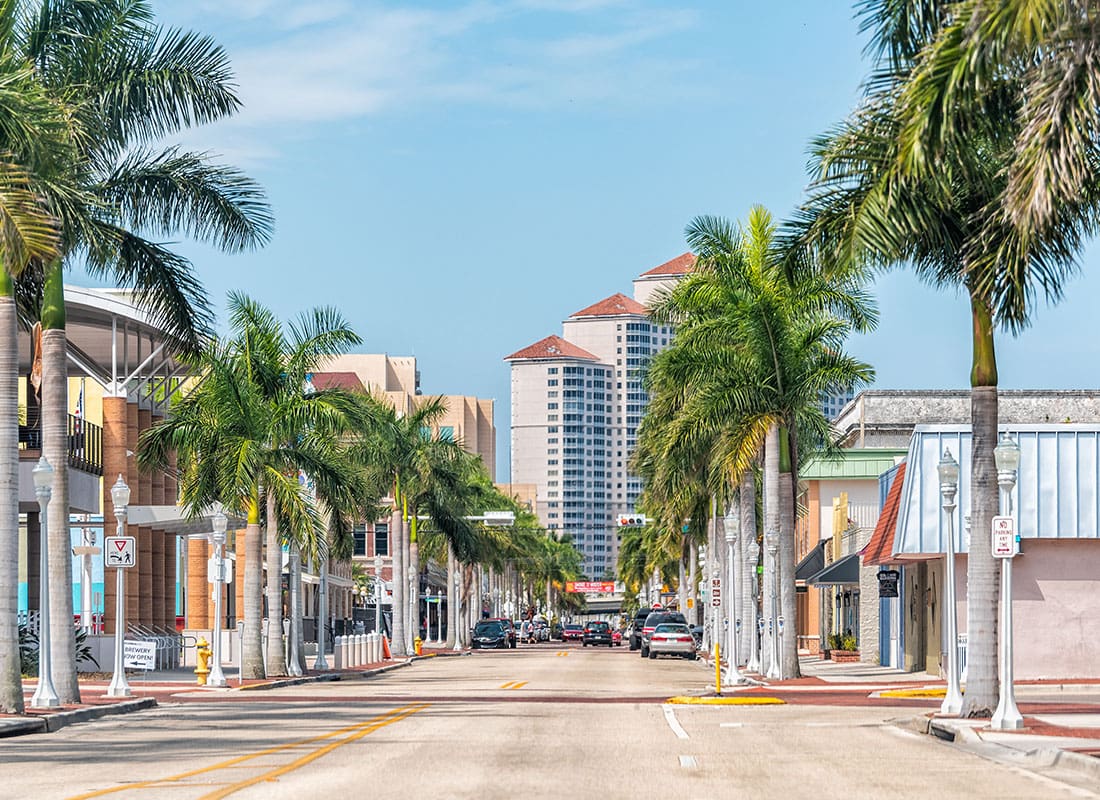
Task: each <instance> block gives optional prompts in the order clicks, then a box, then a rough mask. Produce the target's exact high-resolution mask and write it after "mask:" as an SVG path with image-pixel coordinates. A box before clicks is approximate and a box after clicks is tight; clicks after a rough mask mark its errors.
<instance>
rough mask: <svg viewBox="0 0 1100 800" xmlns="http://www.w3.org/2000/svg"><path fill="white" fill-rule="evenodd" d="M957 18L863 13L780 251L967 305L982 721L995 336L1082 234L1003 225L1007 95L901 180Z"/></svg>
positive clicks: (914, 9)
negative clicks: (857, 46)
mask: <svg viewBox="0 0 1100 800" xmlns="http://www.w3.org/2000/svg"><path fill="white" fill-rule="evenodd" d="M956 5H958V4H954V3H950V4H948V3H936V2H923V3H913V4H909V5H907V6H901V5H899V4H896V3H890V2H886V1H885V0H868V2H866V3H864V4H863V9H862V13H863V14H864V18H865V27H867V28H868V29H870V30H872V31H873V40H872V47H873V50H874V51H875V52H876V54H877V58H876V72H875V74H874V76H873V77H872V80H871V81H870V82H869V83H868V91H867V96H866V98H865V100H864V102H863V103H862V104H861V106H860V107H859V109H858V110H857V111H855V112H853V114H852V115H851V116H850V117H849V119H848V120H846V121H845V122H844V123H843V124H841V125H840V126H838V127H836V128H835V129H834V130H832V131H831V132H829V133H828V134H827V135H825V136H822V137H819V138H818V139H817V140H815V142H814V144H813V151H812V152H813V161H814V179H813V182H812V183H811V187H810V195H811V196H810V199H809V201H808V202H807V203H806V204H805V205H804V206H803V208H802V209H800V211H799V213H798V216H797V218H796V221H795V222H794V223H793V224H792V226H791V231H790V232H789V234H788V243H790V244H793V246H792V247H791V250H790V252H791V253H793V254H797V257H803V258H804V257H806V255H807V254H811V255H812V257H814V258H817V259H819V260H821V261H824V262H827V263H829V264H831V265H851V264H853V263H862V264H863V265H871V266H877V267H889V266H893V265H898V264H908V265H911V266H912V268H913V269H914V270H915V271H916V273H917V275H918V277H919V278H921V279H922V280H924V281H926V282H928V283H931V284H932V285H934V286H941V287H947V288H952V289H957V288H962V289H963V290H964V291H965V292H966V294H967V296H968V298H969V300H970V306H971V321H972V330H973V334H972V353H973V359H972V369H971V375H970V382H971V428H972V436H973V440H972V442H973V444H972V461H971V475H970V485H971V509H970V513H971V520H972V526H971V528H972V531H973V534H972V537H973V543H972V546H971V547H970V548H969V554H968V558H967V587H968V589H967V608H968V610H967V619H968V645H967V648H968V650H967V661H968V665H967V673H968V682H967V692H966V697H965V701H964V706H963V712H962V713H963V715H964V716H988V715H989V713H990V712H991V710H992V708H993V707H994V705H995V704H996V701H997V693H998V686H997V683H998V679H997V655H996V651H997V646H996V642H997V595H998V576H997V568H996V564H995V559H993V557H992V555H991V550H990V547H989V546H988V541H989V539H988V536H989V531H990V524H991V519H992V517H993V516H994V515H995V514H996V513H997V510H998V498H997V484H996V470H995V465H994V462H993V448H994V446H995V445H996V442H997V426H998V413H997V383H998V375H997V360H996V353H995V349H994V332H995V330H996V328H997V327H1002V328H1004V329H1006V330H1008V331H1009V332H1011V333H1014V334H1016V333H1019V332H1020V331H1021V330H1022V329H1023V328H1024V327H1026V325H1027V324H1028V322H1029V315H1030V313H1031V308H1032V304H1033V302H1034V297H1035V295H1036V294H1038V290H1040V289H1041V290H1042V291H1043V292H1045V293H1046V295H1047V297H1048V299H1057V297H1058V295H1059V292H1060V287H1061V285H1062V283H1063V282H1064V280H1065V277H1066V275H1067V271H1068V270H1070V269H1071V268H1072V266H1073V256H1074V253H1076V251H1077V249H1078V246H1079V243H1080V239H1081V236H1082V234H1083V231H1084V230H1085V229H1086V226H1083V223H1082V221H1081V220H1080V219H1079V218H1078V217H1077V215H1076V214H1077V210H1076V209H1073V208H1070V207H1064V206H1063V207H1056V208H1055V216H1056V224H1053V225H1048V226H1046V229H1045V231H1044V235H1043V236H1035V235H1033V234H1034V231H1031V230H1029V229H1027V228H1025V227H1020V226H1016V225H1014V224H1013V223H1012V215H1010V214H1005V213H1004V212H1003V211H1002V204H1003V201H1004V198H1005V197H1006V192H1007V191H1008V190H1009V189H1008V178H1007V175H1008V170H1009V164H1010V161H1011V159H1012V153H1013V143H1014V141H1015V140H1016V137H1017V134H1018V131H1017V130H1015V128H1014V126H1013V123H1012V122H1011V119H1012V118H1011V113H1010V112H1009V111H1008V110H1009V109H1011V108H1012V106H1013V104H1014V102H1015V100H1014V95H1013V93H1012V90H1011V87H1010V86H1008V85H1005V84H999V83H994V84H992V85H990V86H987V87H986V88H985V90H984V91H985V92H986V94H987V97H986V99H985V101H984V102H985V106H984V108H985V110H986V112H988V113H987V118H986V120H984V121H983V127H982V128H981V129H980V130H977V129H976V130H973V131H972V132H971V135H970V136H968V137H966V138H965V139H964V140H958V139H952V140H949V141H947V142H946V143H945V144H944V148H943V150H942V152H941V153H940V155H939V157H938V159H937V161H936V167H935V170H913V171H909V170H906V169H904V168H903V166H902V165H903V164H904V163H905V162H906V160H907V155H906V153H907V151H906V147H907V146H908V144H907V138H906V137H907V135H908V134H907V127H906V126H907V125H908V124H909V122H908V118H907V116H906V114H907V113H908V111H909V108H908V106H907V105H906V104H905V102H904V101H903V98H904V97H905V93H906V92H907V91H909V87H910V85H911V82H912V81H913V80H914V75H915V74H916V71H917V70H918V69H919V68H920V65H921V63H922V62H921V58H922V55H921V54H922V53H923V52H925V49H926V48H927V47H929V46H930V45H931V44H932V43H933V41H934V40H935V38H936V36H937V32H938V31H940V30H941V28H942V26H943V25H944V24H945V23H946V21H947V19H948V17H949V14H950V15H953V14H954V12H955V6H956ZM948 6H950V8H948ZM995 108H999V109H1000V111H999V112H997V113H994V109H995ZM1052 232H1054V233H1052ZM982 537H986V538H985V540H984V541H985V543H986V544H985V545H984V546H983V544H982Z"/></svg>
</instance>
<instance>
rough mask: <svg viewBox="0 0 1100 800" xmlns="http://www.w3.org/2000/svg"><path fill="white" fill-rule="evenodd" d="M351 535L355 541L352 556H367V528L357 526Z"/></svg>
mask: <svg viewBox="0 0 1100 800" xmlns="http://www.w3.org/2000/svg"><path fill="white" fill-rule="evenodd" d="M351 535H352V537H354V539H355V547H354V549H353V550H352V553H351V554H352V555H353V556H365V555H366V554H367V526H366V525H356V526H355V527H354V528H353V529H352V531H351Z"/></svg>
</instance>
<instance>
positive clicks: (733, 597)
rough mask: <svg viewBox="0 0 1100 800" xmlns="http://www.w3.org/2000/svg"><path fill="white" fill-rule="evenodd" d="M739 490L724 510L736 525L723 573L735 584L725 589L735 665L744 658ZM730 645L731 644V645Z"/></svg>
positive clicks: (743, 590)
mask: <svg viewBox="0 0 1100 800" xmlns="http://www.w3.org/2000/svg"><path fill="white" fill-rule="evenodd" d="M739 495H740V492H739V491H738V490H737V489H734V490H733V497H732V499H731V500H730V508H729V510H728V511H727V512H726V518H727V519H729V520H730V521H731V522H732V523H733V525H734V526H736V529H737V530H736V532H735V536H736V538H735V539H734V541H733V552H732V553H729V552H727V553H726V558H729V559H732V561H733V565H732V568H731V566H730V565H729V564H727V565H726V569H725V571H724V572H723V573H722V574H723V575H729V574H730V573H731V572H732V573H733V579H734V581H736V585H735V586H730V587H728V588H727V589H726V603H727V604H728V611H727V612H726V613H728V614H729V615H730V617H732V620H731V624H732V625H733V629H732V630H731V631H730V635H729V641H730V642H731V643H732V642H735V641H736V644H737V665H738V666H740V665H741V664H742V663H744V660H745V648H744V647H742V646H741V634H740V633H739V632H738V623H739V622H740V625H741V628H742V629H743V628H744V625H745V624H746V623H745V604H744V602H745V587H744V583H745V581H744V577H743V575H742V573H743V572H744V570H743V569H742V564H743V563H744V557H743V556H742V551H743V550H744V542H743V541H742V539H741V519H740V513H741V501H740V498H739ZM731 646H732V645H731ZM729 655H730V658H731V659H732V658H733V653H730V654H729Z"/></svg>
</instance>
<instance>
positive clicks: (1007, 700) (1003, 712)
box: [989, 433, 1024, 730]
mask: <svg viewBox="0 0 1100 800" xmlns="http://www.w3.org/2000/svg"><path fill="white" fill-rule="evenodd" d="M993 461H994V463H995V464H996V465H997V484H998V486H999V487H1000V490H1001V491H1000V506H1001V514H1002V515H1004V516H1008V517H1011V518H1012V521H1013V528H1014V529H1015V520H1016V514H1015V510H1014V509H1013V504H1012V492H1013V490H1014V489H1015V488H1016V470H1017V468H1018V467H1019V466H1020V445H1018V444H1017V443H1016V440H1015V439H1013V438H1012V437H1011V436H1009V435H1008V434H1007V433H1002V434H1001V438H1000V440H999V441H998V442H997V446H996V447H994V448H993ZM1017 534H1018V532H1017ZM1013 560H1014V559H1013V557H1012V556H1009V557H1007V558H1001V620H1000V631H1001V635H1000V636H999V637H998V640H999V641H998V644H999V648H1000V651H1001V652H1000V663H1001V670H1000V673H1001V674H1000V679H1001V681H1000V683H1001V685H1000V697H999V698H998V700H997V709H996V710H995V711H994V712H993V718H992V719H991V720H990V721H989V725H990V727H991V728H994V729H997V730H1017V729H1019V728H1022V727H1023V726H1024V718H1023V715H1022V714H1021V713H1020V709H1019V708H1017V707H1016V689H1015V686H1014V685H1013V684H1014V681H1015V678H1014V672H1015V670H1014V665H1013V663H1012V661H1013V631H1012V562H1013Z"/></svg>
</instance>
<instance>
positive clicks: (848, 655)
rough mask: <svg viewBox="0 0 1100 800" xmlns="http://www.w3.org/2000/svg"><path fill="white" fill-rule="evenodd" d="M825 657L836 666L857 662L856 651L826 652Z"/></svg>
mask: <svg viewBox="0 0 1100 800" xmlns="http://www.w3.org/2000/svg"><path fill="white" fill-rule="evenodd" d="M825 657H826V658H828V659H831V660H833V661H835V662H836V663H838V664H850V663H852V662H854V661H859V651H858V650H828V651H826V653H825Z"/></svg>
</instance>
